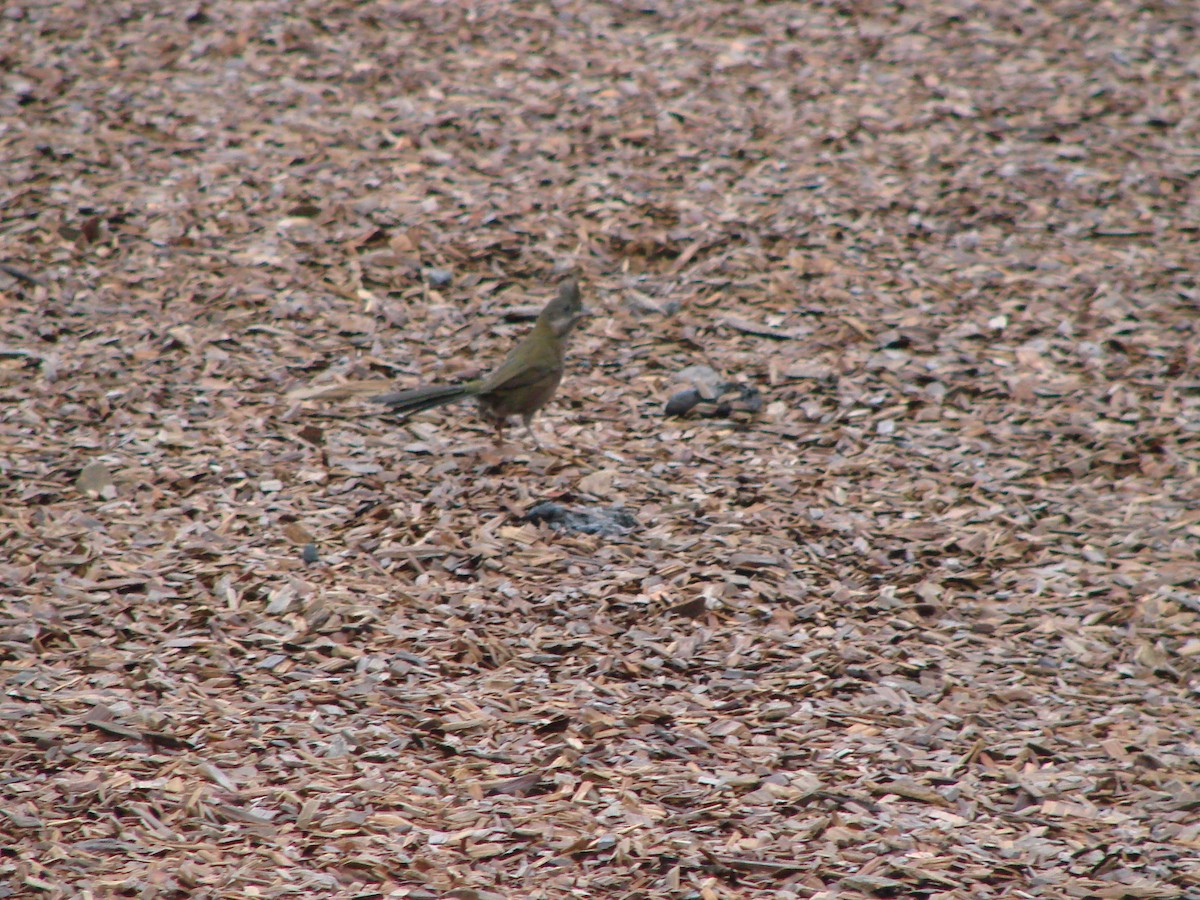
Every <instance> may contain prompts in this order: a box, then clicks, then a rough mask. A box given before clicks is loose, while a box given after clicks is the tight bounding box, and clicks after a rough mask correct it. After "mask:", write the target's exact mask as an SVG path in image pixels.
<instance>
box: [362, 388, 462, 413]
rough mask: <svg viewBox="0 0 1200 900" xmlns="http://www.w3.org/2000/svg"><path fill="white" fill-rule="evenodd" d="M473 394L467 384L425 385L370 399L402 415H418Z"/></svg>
mask: <svg viewBox="0 0 1200 900" xmlns="http://www.w3.org/2000/svg"><path fill="white" fill-rule="evenodd" d="M473 393H474V391H472V390H471V385H470V384H469V383H468V384H427V385H422V386H421V387H416V388H412V389H411V390H407V391H394V392H393V393H390V394H380V395H379V396H377V397H372V398H371V399H372V400H374V401H375V402H376V403H382V404H384V405H386V406H390V407H391V408H392V409H393V410H395V411H396V412H398V413H402V414H404V415H406V416H407V415H412V414H413V413H419V412H421V410H424V409H433V408H434V407H435V406H441V405H442V404H444V403H453V402H455V401H456V400H462V399H463V398H464V397H469V396H471V395H472V394H473Z"/></svg>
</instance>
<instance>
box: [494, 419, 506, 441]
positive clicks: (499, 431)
mask: <svg viewBox="0 0 1200 900" xmlns="http://www.w3.org/2000/svg"><path fill="white" fill-rule="evenodd" d="M494 424H495V426H496V446H497V447H503V446H504V419H503V418H497V419H496V421H495V422H494Z"/></svg>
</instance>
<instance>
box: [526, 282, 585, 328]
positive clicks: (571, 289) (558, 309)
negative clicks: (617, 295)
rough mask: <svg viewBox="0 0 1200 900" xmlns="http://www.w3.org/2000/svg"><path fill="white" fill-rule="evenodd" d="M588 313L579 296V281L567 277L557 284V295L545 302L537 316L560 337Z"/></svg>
mask: <svg viewBox="0 0 1200 900" xmlns="http://www.w3.org/2000/svg"><path fill="white" fill-rule="evenodd" d="M590 315H591V313H590V312H588V311H587V310H586V309H584V308H583V301H582V300H581V299H580V297H579V282H577V281H576V280H575V279H574V278H568V279H567V280H566V281H564V282H563V283H562V284H560V285H559V286H558V296H557V297H555V298H554V299H553V300H551V301H550V302H549V303H547V304H546V306H545V308H544V309H543V310H542V312H541V315H539V316H538V318H539V319H540V320H541V321H543V322H545V323H546V324H547V325H549V326H550V330H551V331H553V332H554V334H555V335H556V336H557V337H560V338H561V337H566V336H567V335H568V334H570V333H571V329H572V328H574V327H575V325H576V323H577V322H579V321H580V320H581V319H586V318H587V317H588V316H590Z"/></svg>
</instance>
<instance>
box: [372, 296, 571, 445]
mask: <svg viewBox="0 0 1200 900" xmlns="http://www.w3.org/2000/svg"><path fill="white" fill-rule="evenodd" d="M589 316H591V312H590V311H589V310H587V309H585V308H584V306H583V301H582V300H581V299H580V295H579V283H578V282H577V281H576V280H575V279H574V278H568V279H566V280H565V281H563V282H562V284H560V285H559V287H558V296H556V297H555V298H554V299H553V300H551V301H550V302H549V303H547V304H546V305H545V307H543V309H542V311H541V312H540V313H539V314H538V317H537V322H536V323H535V324H534V326H533V329H532V330H531V331H530V332H529V333H528V334H527V335H525V337H524V338H523V339H522V340H521V341H520V342H519V343H518V344H517V345H516V346H515V347H513V348H512V350H510V351H509V354H508V356H507V357H505V359H504V361H503V362H502V363H500V365H499V366H498V367H497V368H496V369H495V371H493V372H492V373H491V374H490V375H487V376H484V377H483V378H477V379H475V380H473V381H463V382H459V383H457V384H444V385H438V384H424V385H420V386H419V387H415V388H410V389H408V390H404V391H393V392H391V393H387V394H379V395H377V396H375V397H372V398H371V399H372V400H374V401H375V402H376V403H381V404H384V405H385V406H390V407H391V408H392V409H393V410H394V411H396V412H398V413H400V414H401V415H403V416H405V417H408V416H411V415H413V414H414V413H418V412H421V411H422V410H426V409H432V408H434V407H435V406H442V405H443V404H446V403H454V402H456V401H459V400H465V399H466V398H468V397H474V398H475V400H476V402H477V403H478V404H479V414H480V417H481V418H483V419H484V420H485V421H486V422H488V423H489V424H491V425H492V426H493V427H494V428H495V429H496V441H497V443H503V441H504V428H505V426H506V425H507V424H508V420H509V419H510V418H512V417H513V416H520V418H521V420H522V421H523V422H524V423H525V430H526V431H528V432H529V435H530V436H531V437H532V438H533V442H534V444H535V446H537V447H538V448H539V449H540V448H541V443H540V442H539V441H538V438H537V434H535V433H534V430H533V425H532V422H533V417H534V414H535V413H536V412H537V411H538V410H539V409H541V408H542V407H543V406H545V405H546V403H547V402H548V401H549V400H550V398H551V397H553V396H554V392H555V391H556V390H558V384H559V382H560V381H562V376H563V352H564V350H565V349H566V344H567V337H568V336H569V335H570V333H571V331H572V329H574V327H575V326H576V325H577V324H578V323H579V322H580V321H581V320H583V319H585V318H587V317H589Z"/></svg>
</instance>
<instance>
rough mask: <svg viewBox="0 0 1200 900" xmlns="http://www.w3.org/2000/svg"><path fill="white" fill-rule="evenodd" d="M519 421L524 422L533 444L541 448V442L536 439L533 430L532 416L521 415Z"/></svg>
mask: <svg viewBox="0 0 1200 900" xmlns="http://www.w3.org/2000/svg"><path fill="white" fill-rule="evenodd" d="M521 421H522V422H524V423H525V431H526V432H528V433H529V436H530V437H531V438H533V446H535V447H536V448H537V449H539V450H541V449H542V442H541V441H540V440H538V435H537V432H536V431H534V430H533V416H532V415H528V416H521Z"/></svg>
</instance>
